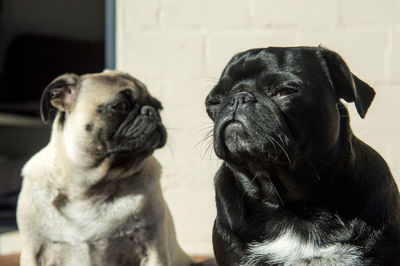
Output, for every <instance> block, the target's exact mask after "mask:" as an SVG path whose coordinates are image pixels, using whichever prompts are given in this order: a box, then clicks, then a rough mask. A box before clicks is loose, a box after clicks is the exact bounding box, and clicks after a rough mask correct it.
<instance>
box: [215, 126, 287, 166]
mask: <svg viewBox="0 0 400 266" xmlns="http://www.w3.org/2000/svg"><path fill="white" fill-rule="evenodd" d="M254 130H256V129H253V128H247V127H246V126H245V125H244V124H243V123H241V122H238V121H234V122H230V123H229V124H227V125H226V126H225V127H222V128H221V129H220V131H219V132H215V133H216V138H215V143H214V150H215V152H216V154H217V156H218V157H220V158H221V159H223V160H225V161H226V162H228V163H231V164H234V165H236V166H241V167H246V166H247V167H248V168H254V169H255V168H259V169H257V170H261V169H265V168H270V167H273V166H280V167H287V166H289V164H290V161H289V160H288V157H287V154H286V153H285V152H284V151H283V149H284V147H283V146H282V144H278V143H276V142H274V141H273V140H272V138H273V137H268V135H265V137H264V138H262V139H261V138H259V139H255V138H254V137H253V136H254V135H255V134H253V133H252V131H254Z"/></svg>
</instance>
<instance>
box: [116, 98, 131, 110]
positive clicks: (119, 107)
mask: <svg viewBox="0 0 400 266" xmlns="http://www.w3.org/2000/svg"><path fill="white" fill-rule="evenodd" d="M131 107H132V106H131V103H130V102H129V101H122V102H119V103H117V104H116V105H114V106H112V109H114V110H115V111H119V112H127V111H129V110H130V109H131Z"/></svg>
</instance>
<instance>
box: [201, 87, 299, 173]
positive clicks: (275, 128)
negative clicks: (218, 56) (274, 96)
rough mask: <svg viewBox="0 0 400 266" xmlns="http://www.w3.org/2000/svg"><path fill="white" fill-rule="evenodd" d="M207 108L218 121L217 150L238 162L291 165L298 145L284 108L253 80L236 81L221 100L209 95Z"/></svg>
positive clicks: (215, 121)
mask: <svg viewBox="0 0 400 266" xmlns="http://www.w3.org/2000/svg"><path fill="white" fill-rule="evenodd" d="M206 102H207V111H208V113H209V115H210V117H211V118H212V119H213V120H214V123H215V126H214V150H215V152H216V154H217V156H218V157H220V158H222V159H225V160H228V161H229V160H232V161H234V162H236V163H239V164H243V163H246V164H247V163H250V162H252V163H256V164H261V165H265V166H267V165H269V164H271V163H274V164H282V165H289V164H290V163H291V159H290V157H289V154H290V153H293V151H292V149H293V148H294V147H295V145H292V143H293V137H292V134H291V133H290V131H289V128H288V125H287V123H286V121H285V118H284V116H283V115H282V113H281V111H280V110H279V108H278V107H277V105H276V104H275V103H274V101H273V100H271V99H269V98H268V97H266V96H265V95H261V94H260V93H258V92H257V91H256V89H255V85H254V84H253V83H252V82H250V81H244V82H240V83H238V84H236V85H235V86H234V88H233V89H232V92H231V93H230V94H229V95H227V96H225V97H223V98H219V99H215V98H213V95H209V97H208V98H207V100H206Z"/></svg>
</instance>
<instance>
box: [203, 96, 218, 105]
mask: <svg viewBox="0 0 400 266" xmlns="http://www.w3.org/2000/svg"><path fill="white" fill-rule="evenodd" d="M206 103H207V104H208V105H218V104H220V103H221V100H220V99H218V98H210V99H207V102H206Z"/></svg>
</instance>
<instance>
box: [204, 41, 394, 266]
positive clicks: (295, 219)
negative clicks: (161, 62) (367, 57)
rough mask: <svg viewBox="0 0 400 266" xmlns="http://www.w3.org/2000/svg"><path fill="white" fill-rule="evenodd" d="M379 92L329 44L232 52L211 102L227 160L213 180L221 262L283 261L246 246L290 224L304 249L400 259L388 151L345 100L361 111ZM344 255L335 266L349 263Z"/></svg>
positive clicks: (368, 259) (378, 260) (372, 261)
mask: <svg viewBox="0 0 400 266" xmlns="http://www.w3.org/2000/svg"><path fill="white" fill-rule="evenodd" d="M374 95H375V92H374V91H373V89H372V88H371V87H370V86H369V85H368V84H366V83H365V82H363V81H361V80H360V79H358V78H357V77H356V76H354V75H353V74H352V73H351V72H350V71H349V69H348V67H347V66H346V64H345V62H344V61H343V59H342V58H341V57H340V56H339V55H338V54H336V53H335V52H332V51H329V50H327V49H324V48H322V47H292V48H274V47H270V48H266V49H253V50H249V51H246V52H243V53H240V54H237V55H235V56H234V57H233V58H232V60H231V61H230V62H229V63H228V65H227V66H226V68H225V69H224V71H223V73H222V75H221V77H220V80H219V82H218V84H217V85H216V86H215V87H214V88H213V90H212V91H211V92H210V94H209V95H208V97H207V100H206V106H207V112H208V114H209V116H210V117H211V119H212V120H213V121H214V150H215V152H216V154H217V156H219V157H220V158H221V159H223V160H224V163H223V164H222V166H221V168H220V169H219V171H218V172H217V174H216V176H215V189H216V203H217V217H216V220H215V224H214V231H213V245H214V252H215V257H216V260H217V262H218V264H219V265H224V266H225V265H245V264H246V263H245V262H246V261H253V264H252V265H281V263H283V264H284V263H285V262H284V261H283V262H281V263H276V262H271V261H272V260H271V257H269V255H268V254H266V255H265V256H264V257H259V258H257V259H255V258H252V256H254V255H253V254H251V253H250V252H249V244H250V243H253V244H254V243H268V242H269V241H273V240H274V239H276V238H277V237H278V236H279V235H280V234H282V233H284V232H285V231H287V230H289V229H290V230H292V231H293V232H294V233H295V234H296V236H297V237H298V238H299V239H300V241H301V242H302V243H304V245H305V244H306V243H310V242H313V243H315V244H316V245H317V246H319V247H327V246H328V245H334V244H343V245H348V246H352V247H355V248H356V249H357V250H358V251H359V252H360V253H359V254H358V255H357V256H358V259H359V264H360V265H400V199H399V192H398V189H397V186H396V184H395V181H394V179H393V177H392V175H391V173H390V170H389V167H388V166H387V164H386V162H385V161H384V160H383V159H382V157H381V156H380V155H379V154H378V153H377V152H376V151H374V150H373V149H372V148H371V147H369V146H368V145H366V144H365V143H363V142H362V141H361V140H359V139H358V138H356V137H355V136H354V135H353V133H352V131H351V128H350V125H349V117H348V112H347V110H346V108H345V106H344V105H343V104H342V103H341V102H340V100H339V99H340V98H341V99H344V100H346V101H348V102H355V104H356V107H357V111H358V113H359V114H360V116H361V117H364V116H365V114H366V112H367V110H368V107H369V106H370V104H371V102H372V100H373V98H374ZM337 258H338V259H337V260H335V263H337V264H335V265H339V264H340V263H345V261H343V262H341V261H340V256H337ZM252 259H254V260H252ZM323 259H324V258H312V257H311V258H307V259H304V258H299V261H298V262H299V263H303V264H313V265H319V264H320V263H319V262H323V261H324V260H323ZM340 265H341V264H340Z"/></svg>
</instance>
